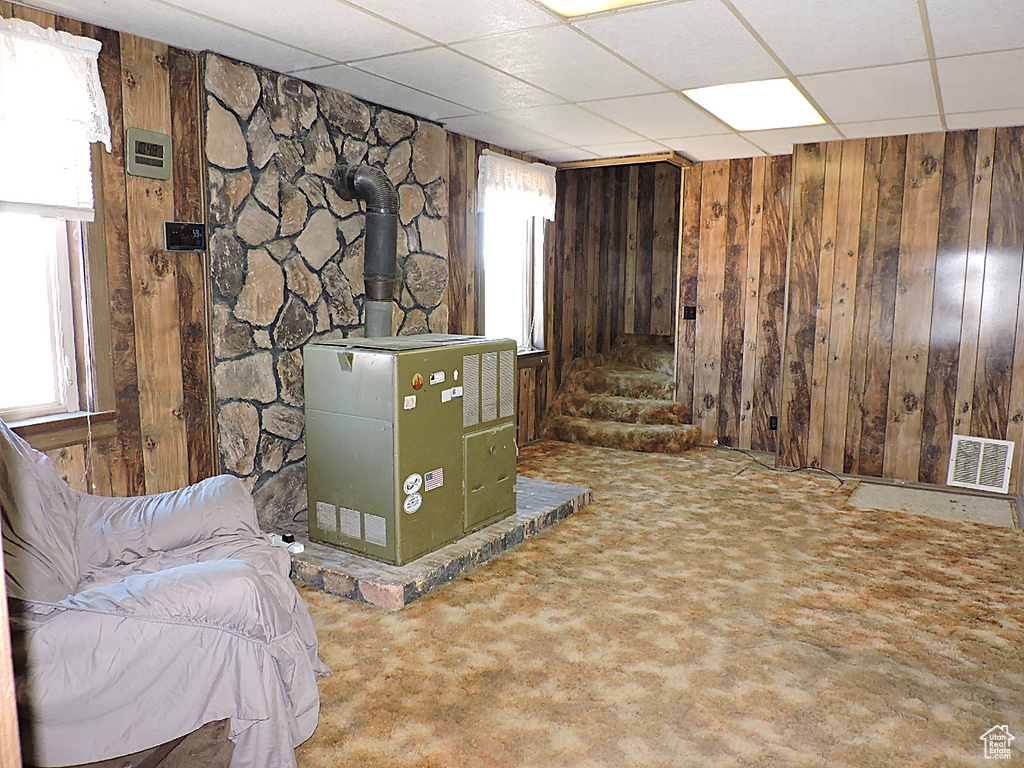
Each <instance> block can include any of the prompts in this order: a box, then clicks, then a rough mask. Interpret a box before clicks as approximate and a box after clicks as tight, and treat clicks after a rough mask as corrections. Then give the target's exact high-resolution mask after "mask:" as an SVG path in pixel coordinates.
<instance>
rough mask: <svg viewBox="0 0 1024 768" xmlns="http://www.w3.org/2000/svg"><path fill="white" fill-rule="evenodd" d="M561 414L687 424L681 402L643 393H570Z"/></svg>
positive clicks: (637, 421)
mask: <svg viewBox="0 0 1024 768" xmlns="http://www.w3.org/2000/svg"><path fill="white" fill-rule="evenodd" d="M563 414H564V415H566V416H580V417H582V418H585V419H597V420H598V421H621V422H627V423H630V422H631V423H633V424H675V425H680V424H686V411H685V409H684V407H683V405H682V404H681V403H677V402H676V401H675V400H656V399H651V398H643V397H618V396H616V395H579V394H577V395H572V396H569V397H567V398H566V399H565V404H564V407H563Z"/></svg>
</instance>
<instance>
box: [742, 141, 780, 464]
mask: <svg viewBox="0 0 1024 768" xmlns="http://www.w3.org/2000/svg"><path fill="white" fill-rule="evenodd" d="M767 162H768V168H767V173H766V177H765V189H764V198H763V202H762V207H763V213H762V223H761V277H760V281H759V286H760V290H759V302H758V308H757V319H758V334H757V352H756V355H755V362H754V369H753V371H752V372H751V374H752V375H753V377H754V388H753V390H754V398H753V415H752V417H751V432H750V446H749V447H750V448H752V449H753V450H758V451H771V452H774V451H775V450H776V448H777V444H776V436H777V434H778V432H777V431H776V430H773V429H771V427H770V421H769V420H770V419H771V417H773V416H776V415H777V414H778V413H779V412H780V410H779V396H780V394H781V392H780V390H781V386H782V344H783V339H782V333H783V326H784V324H785V313H786V264H787V263H788V256H789V254H788V250H789V215H790V189H791V186H792V181H793V158H792V157H791V156H789V155H785V156H776V157H771V158H768V161H767ZM740 447H745V446H743V445H742V444H741V446H740Z"/></svg>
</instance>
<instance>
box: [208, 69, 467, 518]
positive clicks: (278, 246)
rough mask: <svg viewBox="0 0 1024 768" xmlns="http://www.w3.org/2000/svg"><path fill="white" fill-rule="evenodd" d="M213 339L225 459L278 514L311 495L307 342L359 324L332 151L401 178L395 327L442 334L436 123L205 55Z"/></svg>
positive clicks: (355, 267)
mask: <svg viewBox="0 0 1024 768" xmlns="http://www.w3.org/2000/svg"><path fill="white" fill-rule="evenodd" d="M204 95H205V99H206V159H207V171H208V175H209V228H210V266H211V272H212V275H211V277H212V284H213V301H212V304H213V328H212V332H213V348H214V361H215V367H214V385H215V388H216V414H217V425H218V433H219V454H220V467H221V471H224V472H229V473H231V474H234V475H238V476H239V477H241V478H243V479H244V480H245V481H246V482H247V483H248V485H249V487H250V488H251V489H252V490H253V491H254V496H255V498H256V505H257V509H258V510H259V513H260V520H261V522H262V523H263V524H265V525H266V524H272V523H274V522H275V521H277V520H280V519H282V518H284V517H286V516H291V515H293V514H294V513H295V512H297V511H299V510H301V509H303V508H304V507H305V506H306V468H305V455H306V450H305V442H304V427H305V420H304V413H303V394H302V347H303V345H304V344H305V343H306V342H308V341H309V340H311V339H318V338H342V337H347V336H359V335H362V332H363V331H362V322H363V316H362V313H363V302H364V293H363V241H364V238H363V229H364V206H363V204H362V203H361V202H360V201H352V200H343V199H341V198H340V197H339V196H338V194H337V193H336V191H335V189H334V188H333V186H332V185H331V183H330V178H331V175H332V173H333V172H334V170H335V168H336V167H337V166H338V165H339V164H346V165H347V164H356V163H367V164H369V165H372V166H377V167H380V168H383V169H384V170H385V172H386V173H387V174H388V176H389V177H390V178H391V180H392V181H393V182H394V183H395V186H396V187H397V189H398V193H399V201H400V211H399V219H400V229H399V233H398V262H399V270H400V276H401V280H400V285H399V295H398V296H396V297H395V304H396V312H395V323H394V332H395V333H397V334H409V333H425V332H428V331H432V332H440V333H443V332H445V331H446V330H447V326H448V310H447V307H446V306H445V305H444V304H443V303H442V294H443V293H444V289H445V286H446V285H447V281H448V264H447V254H448V245H447V235H446V231H445V223H444V218H445V216H446V215H447V192H446V189H445V173H444V171H445V163H446V157H447V150H446V137H445V132H444V129H443V128H441V127H440V126H437V125H435V124H433V123H430V122H427V121H424V120H420V119H417V118H413V117H410V116H409V115H405V114H401V113H399V112H394V111H391V110H389V109H385V108H383V107H380V106H376V105H373V104H368V103H366V102H363V101H360V100H359V99H356V98H353V97H352V96H348V95H346V94H344V93H340V92H339V91H336V90H333V89H330V88H325V87H321V86H316V85H311V84H309V83H305V82H303V81H301V80H297V79H295V78H292V77H288V76H286V75H281V74H277V73H275V72H271V71H268V70H265V69H261V68H259V67H254V66H249V65H247V64H241V63H237V62H233V61H231V60H229V59H225V58H223V57H220V56H217V55H213V54H208V55H207V56H206V78H205V94H204Z"/></svg>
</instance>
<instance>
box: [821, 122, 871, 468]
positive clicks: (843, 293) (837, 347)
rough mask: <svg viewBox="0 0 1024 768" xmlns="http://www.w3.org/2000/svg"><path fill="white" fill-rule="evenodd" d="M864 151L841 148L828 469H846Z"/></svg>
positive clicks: (825, 448) (826, 426) (853, 145)
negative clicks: (838, 467) (842, 467)
mask: <svg viewBox="0 0 1024 768" xmlns="http://www.w3.org/2000/svg"><path fill="white" fill-rule="evenodd" d="M865 150H866V142H865V141H863V140H861V141H848V142H844V143H843V144H842V167H841V168H840V176H839V189H838V190H837V195H836V197H837V203H838V208H837V211H836V234H835V248H834V251H833V260H834V269H833V275H832V292H831V298H832V307H831V310H832V311H831V313H830V314H831V317H830V319H829V341H828V361H827V388H826V390H825V397H824V402H825V408H824V413H823V418H824V423H823V425H822V445H821V464H822V466H826V467H836V466H842V464H843V460H844V458H845V457H844V449H845V447H846V417H847V413H848V409H849V404H850V403H849V401H850V366H851V364H852V351H853V350H852V347H853V321H854V312H855V311H856V290H857V265H858V261H859V257H860V209H861V201H862V198H863V193H864V170H865Z"/></svg>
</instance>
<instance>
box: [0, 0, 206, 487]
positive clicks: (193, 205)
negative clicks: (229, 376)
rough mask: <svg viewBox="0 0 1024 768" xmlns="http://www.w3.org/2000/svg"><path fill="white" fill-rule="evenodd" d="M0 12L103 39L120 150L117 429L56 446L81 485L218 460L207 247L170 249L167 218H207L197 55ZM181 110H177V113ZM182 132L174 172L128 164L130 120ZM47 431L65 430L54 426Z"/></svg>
mask: <svg viewBox="0 0 1024 768" xmlns="http://www.w3.org/2000/svg"><path fill="white" fill-rule="evenodd" d="M0 15H3V16H6V17H12V16H13V17H15V18H21V19H25V20H28V21H31V22H34V23H36V24H39V25H40V26H43V27H55V28H56V29H58V30H63V31H66V32H70V33H72V34H76V35H84V36H87V37H92V38H95V39H97V40H99V41H100V42H101V43H102V45H103V47H102V50H101V52H100V57H99V68H100V78H101V80H102V82H103V89H104V93H105V95H106V98H107V106H108V109H109V112H110V126H111V137H112V144H113V152H112V153H110V154H108V153H107V152H106V151H103V152H101V153H100V154H101V161H100V175H101V179H100V180H99V181H100V184H101V185H102V198H101V199H99V200H98V202H97V208H98V212H97V221H96V223H95V224H93V225H91V226H93V227H101V228H102V233H101V240H102V242H103V243H104V245H105V250H106V267H107V286H106V288H107V295H108V298H109V313H110V328H111V345H112V356H113V375H114V400H115V404H116V408H115V410H116V433H115V434H114V435H113V436H105V437H102V438H100V439H94V440H92V441H86V440H83V439H82V437H81V435H80V430H78V431H77V432H76V433H75V434H74V435H73V436H69V437H68V441H67V444H65V445H63V446H62V447H60V448H59V449H56V450H53V451H51V455H52V456H53V457H54V458H55V459H56V460H57V461H58V465H59V466H60V467H61V470H62V472H64V473H65V474H66V476H67V477H68V479H69V481H70V482H71V483H72V485H73V486H74V487H76V488H78V489H80V490H92V491H93V492H96V493H104V494H116V495H136V494H141V493H154V492H158V491H163V490H168V489H172V488H178V487H181V486H183V485H187V484H188V483H190V482H195V481H198V480H200V479H202V478H204V477H208V476H209V475H210V474H212V472H213V444H214V443H213V427H212V420H211V416H210V402H211V395H210V355H209V349H208V347H209V331H208V328H209V324H208V321H207V306H208V301H207V296H208V293H207V287H206V286H207V279H208V278H207V274H208V268H207V258H206V254H205V253H202V254H194V253H183V254H173V253H168V252H166V251H164V250H163V223H164V221H190V222H204V221H205V220H206V215H205V212H206V204H205V199H204V190H205V189H206V185H205V183H204V182H203V179H202V165H203V164H202V157H203V151H204V150H203V146H202V138H201V133H200V127H199V125H200V124H199V115H200V112H199V96H198V94H199V85H200V79H199V78H200V76H201V74H200V71H199V69H200V67H199V62H198V58H197V55H196V54H194V53H192V52H190V51H184V50H179V49H176V48H172V47H169V46H166V45H163V44H161V43H157V42H154V41H151V40H145V39H143V38H139V37H135V36H133V35H128V34H123V33H118V32H114V31H112V30H108V29H104V28H101V27H96V26H92V25H88V24H83V23H80V22H77V21H73V20H71V19H66V18H63V17H59V16H54V15H53V14H48V13H43V12H41V11H36V10H34V9H30V8H25V7H23V6H18V5H13V4H11V3H7V2H0ZM172 115H173V119H172ZM128 127H136V128H145V129H148V130H152V131H159V132H162V133H167V134H169V135H170V136H171V138H172V147H173V152H172V154H173V157H172V162H173V177H172V179H171V180H170V181H155V180H152V179H142V178H139V177H134V176H128V175H127V174H126V173H125V162H124V152H125V146H124V144H125V129H126V128H128ZM46 440H47V443H48V444H49V445H53V444H54V443H55V442H58V443H59V442H63V441H61V440H60V435H59V434H58V435H53V434H51V435H48V436H47V437H46Z"/></svg>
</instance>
